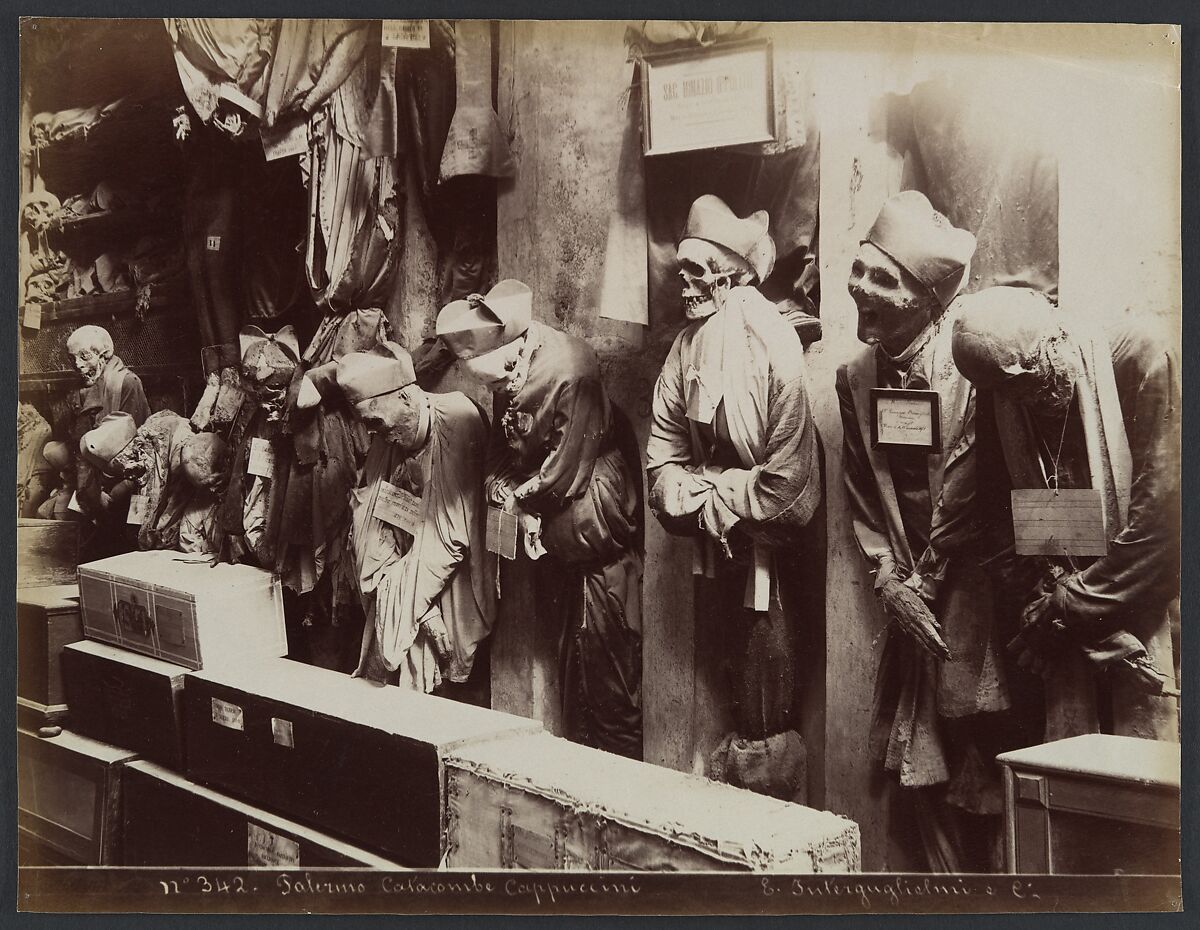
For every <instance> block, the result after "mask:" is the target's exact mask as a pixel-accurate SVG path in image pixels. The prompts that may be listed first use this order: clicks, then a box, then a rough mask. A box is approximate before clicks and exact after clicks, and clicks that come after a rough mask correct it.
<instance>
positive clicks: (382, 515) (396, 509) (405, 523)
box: [372, 481, 423, 536]
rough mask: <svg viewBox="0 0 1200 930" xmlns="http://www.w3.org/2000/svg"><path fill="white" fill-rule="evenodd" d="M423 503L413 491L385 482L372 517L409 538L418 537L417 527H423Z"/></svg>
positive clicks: (381, 485) (376, 499) (380, 489)
mask: <svg viewBox="0 0 1200 930" xmlns="http://www.w3.org/2000/svg"><path fill="white" fill-rule="evenodd" d="M422 503H423V502H422V500H421V498H419V497H417V495H415V494H413V493H412V492H411V491H406V490H404V488H398V487H396V485H394V484H392V483H391V482H390V481H383V482H381V483H380V485H379V496H378V497H376V498H375V508H374V510H373V511H372V515H373V516H374V517H375V518H376V519H377V520H382V521H383V522H384V523H387V524H388V525H389V526H394V527H396V528H397V529H400V530H403V531H404V532H406V533H408V535H409V536H416V534H417V527H418V526H420V525H421V510H422Z"/></svg>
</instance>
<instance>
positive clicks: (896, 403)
mask: <svg viewBox="0 0 1200 930" xmlns="http://www.w3.org/2000/svg"><path fill="white" fill-rule="evenodd" d="M878 446H910V447H913V446H915V447H917V448H920V449H925V450H926V451H927V452H941V451H942V398H941V396H940V395H939V394H938V392H937V391H906V390H901V389H899V388H872V389H871V448H872V449H874V448H876V447H878Z"/></svg>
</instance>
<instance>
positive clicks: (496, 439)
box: [437, 280, 642, 758]
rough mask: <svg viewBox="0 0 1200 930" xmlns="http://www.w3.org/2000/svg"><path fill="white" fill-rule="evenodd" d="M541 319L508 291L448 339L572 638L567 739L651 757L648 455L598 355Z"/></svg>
mask: <svg viewBox="0 0 1200 930" xmlns="http://www.w3.org/2000/svg"><path fill="white" fill-rule="evenodd" d="M532 308H533V293H532V291H531V290H530V289H529V287H527V286H526V285H525V284H522V283H521V282H520V281H513V280H506V281H501V282H500V283H499V284H497V285H496V286H495V287H493V288H492V289H491V291H489V292H488V293H487V294H486V295H478V294H473V295H471V296H470V297H469V298H467V299H466V300H456V301H454V302H453V303H451V304H449V305H447V306H446V307H444V308H443V309H442V312H441V313H440V314H439V315H438V320H437V334H438V335H439V336H440V337H441V338H442V340H443V341H444V342H445V344H446V345H447V346H449V347H450V350H451V351H452V352H453V353H454V354H455V356H456V357H457V358H458V359H459V360H460V362H461V364H462V367H463V369H464V370H465V372H466V373H467V375H468V376H469V377H471V378H473V379H474V380H475V381H477V382H478V383H480V384H482V385H483V386H485V387H487V388H488V390H489V391H491V393H492V396H493V399H494V411H493V419H492V435H491V443H490V445H491V450H490V452H489V455H488V469H487V479H486V483H485V488H486V495H487V500H488V503H489V504H491V505H493V506H495V507H501V508H503V509H505V510H507V511H508V512H510V513H514V512H515V513H517V514H518V515H519V518H520V520H521V521H522V522H523V524H524V529H525V536H526V552H527V553H528V554H529V555H530V557H531V558H532V559H533V567H532V571H533V576H534V600H535V603H536V609H537V610H538V611H539V613H540V614H541V616H542V618H551V622H552V624H553V625H554V626H557V628H558V629H560V630H561V631H562V632H561V635H562V639H561V646H560V649H559V687H560V689H561V701H562V708H563V721H564V728H565V731H566V733H565V735H566V736H567V737H568V738H569V739H572V740H574V741H576V742H581V743H584V744H587V745H591V746H595V747H597V748H600V749H605V750H608V751H609V752H615V753H619V754H620V755H624V756H630V757H633V758H641V754H642V712H641V672H642V640H641V627H642V624H641V609H642V598H641V595H642V527H641V500H642V494H641V490H642V488H641V481H640V480H639V473H640V464H639V462H638V454H637V448H636V445H635V444H634V441H633V436H632V430H631V428H630V427H629V424H628V422H627V421H626V420H625V418H624V416H623V415H622V414H621V412H620V411H619V410H618V409H617V408H616V407H615V406H614V405H613V404H612V402H611V401H610V400H609V398H608V394H607V393H606V392H605V390H604V385H603V384H602V383H601V380H600V365H599V361H598V359H597V358H596V354H595V352H594V351H592V348H591V347H590V346H589V345H588V344H587V343H586V342H584V341H583V340H582V339H578V338H576V337H574V336H569V335H567V334H566V333H562V332H559V331H558V330H556V329H552V328H550V327H549V326H546V325H544V324H542V323H539V322H537V321H535V320H532V319H531V317H532ZM559 618H561V620H560V619H559Z"/></svg>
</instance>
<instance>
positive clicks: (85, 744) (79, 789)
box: [17, 729, 137, 865]
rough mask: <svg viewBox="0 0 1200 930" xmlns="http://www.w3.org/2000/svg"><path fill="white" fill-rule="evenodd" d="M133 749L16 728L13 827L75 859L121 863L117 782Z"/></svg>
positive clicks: (72, 735)
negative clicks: (15, 810) (38, 734)
mask: <svg viewBox="0 0 1200 930" xmlns="http://www.w3.org/2000/svg"><path fill="white" fill-rule="evenodd" d="M135 759H137V753H134V752H130V751H129V750H128V749H120V748H118V747H116V746H110V745H108V744H107V743H101V742H99V741H97V740H93V739H88V738H87V737H86V736H80V735H79V734H77V733H72V732H70V731H68V730H64V731H63V732H61V733H60V734H59V735H57V736H55V737H51V738H45V739H44V738H42V737H39V736H37V735H36V734H34V733H31V732H29V731H28V730H20V729H19V730H17V829H18V833H19V834H20V835H22V836H24V837H27V839H28V840H29V841H31V844H35V845H37V844H40V845H43V846H45V847H47V848H48V849H50V850H53V851H54V853H56V854H58V855H60V856H61V857H62V859H63V861H66V862H72V863H76V864H78V865H120V864H121V787H122V774H123V771H124V767H125V763H127V762H132V761H133V760H135Z"/></svg>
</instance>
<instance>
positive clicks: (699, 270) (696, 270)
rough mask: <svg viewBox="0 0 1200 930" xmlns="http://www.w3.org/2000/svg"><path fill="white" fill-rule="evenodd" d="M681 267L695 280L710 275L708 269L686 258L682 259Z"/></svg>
mask: <svg viewBox="0 0 1200 930" xmlns="http://www.w3.org/2000/svg"><path fill="white" fill-rule="evenodd" d="M679 267H680V268H681V269H682V270H683V271H684V273H686V274H690V275H691V276H692V277H694V278H702V277H704V276H705V275H706V274H708V269H707V268H704V267H702V266H700V265H698V264H696V263H695V262H694V261H691V260H690V259H686V258H683V259H680V261H679Z"/></svg>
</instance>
